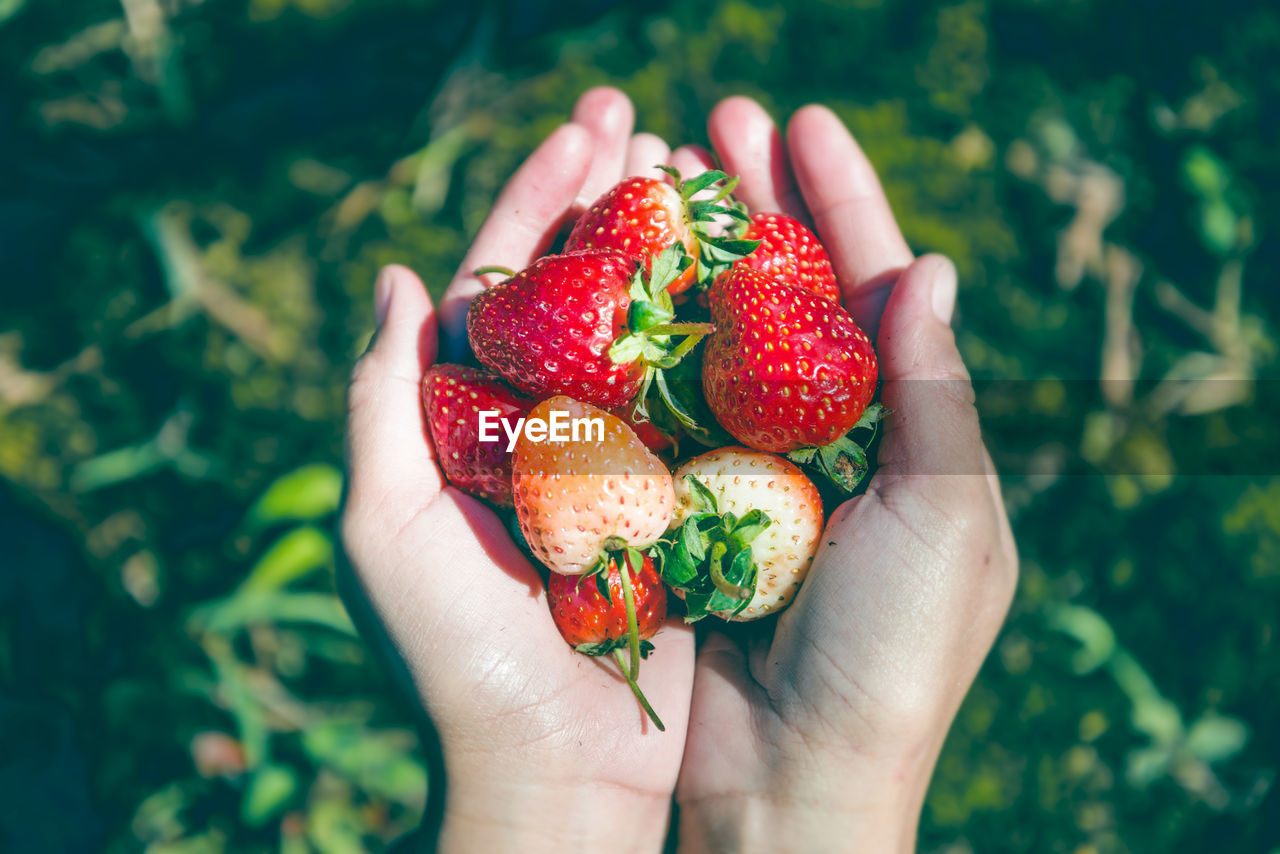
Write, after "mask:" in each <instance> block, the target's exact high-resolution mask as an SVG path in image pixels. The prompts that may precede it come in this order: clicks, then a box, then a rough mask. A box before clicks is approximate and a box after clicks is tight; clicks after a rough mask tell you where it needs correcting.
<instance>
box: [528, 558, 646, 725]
mask: <svg viewBox="0 0 1280 854" xmlns="http://www.w3.org/2000/svg"><path fill="white" fill-rule="evenodd" d="M636 554H637V553H636V552H629V553H628V554H627V557H625V558H619V559H615V560H610V561H609V564H608V573H607V577H606V573H605V572H603V571H602V572H600V573H597V574H596V576H595V578H594V580H592V579H586V578H583V577H582V576H580V575H578V576H572V575H559V574H557V573H552V574H551V578H550V580H548V582H547V605H548V607H550V609H551V619H552V620H553V621H554V622H555V624H556V628H557V629H559V630H560V636H561V637H563V638H564V639H565V642H566V643H568V644H569V645H570V646H572V647H573V648H574V649H575V650H577V651H578V652H581V653H583V654H584V655H612V656H613V657H614V660H615V661H617V662H618V666H619V667H620V668H622V675H623V676H624V677H625V678H626V679H627V684H628V685H630V686H631V690H632V692H633V693H634V694H635V695H636V699H637V700H639V701H640V705H641V706H642V707H644V710H645V711H646V712H647V713H648V714H649V717H650V718H651V719H652V720H653V723H654V725H655V726H657V728H658V729H659V730H665V729H666V727H664V726H663V725H662V721H661V720H660V719H659V718H658V715H657V713H656V712H654V710H653V707H652V706H650V705H649V701H648V700H647V699H645V696H644V693H643V692H641V690H640V686H639V685H637V684H636V682H635V677H634V675H633V673H634V668H632V667H630V666H629V665H627V664H626V663H624V661H623V658H622V648H623V647H624V646H628V645H629V644H631V643H632V640H633V639H634V640H635V642H636V645H635V646H634V647H632V652H631V655H632V661H638V660H639V658H647V657H648V656H649V653H650V652H652V651H653V644H651V643H649V640H648V639H649V638H651V637H653V636H654V635H655V634H657V632H658V629H660V628H661V627H662V623H663V621H664V620H666V618H667V588H666V587H663V586H662V579H661V578H659V577H658V572H657V570H656V569H654V566H653V559H652V558H650V557H649V556H648V555H645V556H643V559H642V560H636V559H635V558H634V555H636ZM636 567H639V569H638V570H637V569H636ZM624 571H625V572H626V575H625V576H624Z"/></svg>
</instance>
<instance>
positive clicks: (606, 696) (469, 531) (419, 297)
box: [341, 89, 694, 852]
mask: <svg viewBox="0 0 1280 854" xmlns="http://www.w3.org/2000/svg"><path fill="white" fill-rule="evenodd" d="M632 122H633V114H632V107H631V104H630V102H629V101H628V100H627V99H626V98H625V97H624V96H623V95H622V94H621V93H619V92H617V91H615V90H611V89H596V90H592V91H590V92H588V93H586V94H585V95H583V96H582V98H581V99H580V100H579V102H578V106H577V108H576V109H575V111H574V114H573V119H572V121H571V122H570V123H569V124H566V125H564V126H562V127H561V128H560V129H558V130H557V131H556V132H555V133H553V134H552V135H551V136H550V137H548V139H547V140H546V141H545V142H544V143H543V144H542V145H541V146H540V147H539V148H538V149H537V151H535V152H534V153H533V154H532V155H531V156H530V157H529V159H528V160H527V161H526V162H525V163H524V165H523V166H522V167H521V168H520V170H519V171H518V172H517V173H516V174H515V176H514V177H513V178H512V179H511V181H510V183H509V184H508V185H507V187H506V188H505V189H504V190H503V192H502V194H501V196H500V197H499V199H498V201H497V203H496V204H495V205H494V208H493V211H492V213H491V214H490V215H489V218H488V220H487V221H486V222H485V224H484V226H483V228H482V229H481V230H480V233H479V234H478V235H477V237H476V240H475V242H474V244H473V245H472V247H471V249H470V251H469V252H468V253H467V256H466V258H465V260H464V261H463V262H462V265H461V268H460V270H459V272H458V273H457V275H456V276H455V277H454V279H453V281H452V282H451V284H450V285H449V288H448V291H447V292H446V293H445V295H444V298H443V299H442V301H441V305H440V311H439V313H438V315H437V313H436V312H435V310H434V309H433V307H432V304H431V301H430V299H429V298H428V296H427V293H426V291H425V290H424V289H423V286H422V283H421V282H420V281H419V280H418V279H417V278H416V277H415V276H414V275H413V274H412V273H411V272H409V271H408V270H407V269H404V268H402V267H389V268H387V269H386V270H384V271H383V272H382V274H381V275H380V277H379V280H378V284H377V288H376V300H377V313H378V317H379V322H378V331H377V334H376V338H375V341H374V343H373V344H372V345H371V346H370V348H369V350H368V352H367V353H366V354H365V355H364V356H363V357H362V358H361V359H360V362H359V364H358V365H357V366H356V369H355V371H354V374H353V376H352V381H351V387H350V390H349V416H348V426H347V466H348V472H349V478H348V493H347V496H346V501H345V503H344V508H343V511H342V520H341V534H342V542H343V546H344V550H345V553H346V556H347V558H348V562H349V573H348V574H346V575H345V576H343V579H344V580H345V582H346V583H347V591H346V596H345V598H346V599H347V601H348V603H349V606H350V607H351V609H352V610H353V612H354V613H356V614H360V613H362V612H364V613H366V615H367V616H371V617H372V619H363V620H359V621H360V622H361V623H362V628H363V629H364V630H365V632H366V634H367V635H371V636H373V638H374V640H375V643H381V646H382V647H383V649H384V650H385V651H386V652H387V653H388V656H389V657H390V658H391V659H392V660H393V663H394V664H395V665H396V666H397V667H398V668H399V669H400V672H402V673H404V674H405V675H407V677H408V679H409V682H410V686H411V691H412V693H413V695H414V696H415V697H416V699H417V700H418V701H419V702H420V703H421V705H422V708H423V709H424V710H425V712H426V714H427V715H428V716H429V718H430V720H431V722H432V724H433V726H434V728H435V730H436V732H437V734H438V737H439V751H440V759H441V760H442V763H443V768H442V769H440V770H441V771H442V772H443V779H439V780H438V779H435V778H434V777H433V779H432V787H433V790H435V789H436V787H438V786H440V785H441V784H442V783H443V784H445V795H444V801H443V804H442V806H441V810H442V816H440V824H441V826H440V830H439V850H441V851H450V850H461V851H515V850H519V851H521V852H532V851H538V850H542V849H546V850H553V851H556V852H566V851H574V850H601V849H603V848H605V847H606V846H607V847H608V850H610V851H642V850H652V851H656V850H659V849H660V848H661V845H662V839H663V837H664V835H665V833H666V827H667V822H668V814H669V809H670V803H671V793H672V791H673V789H674V787H675V782H676V777H677V774H678V771H679V766H680V759H681V754H682V750H683V747H684V730H685V722H686V720H687V718H688V708H689V697H690V692H691V688H692V681H693V660H694V649H693V635H692V632H691V631H690V629H689V628H688V627H686V626H683V625H681V624H680V622H679V620H676V621H674V622H673V623H672V624H670V625H668V626H666V627H664V628H663V629H662V630H661V631H660V632H659V633H658V635H657V636H656V637H655V638H654V644H655V646H656V651H655V653H654V654H653V655H652V656H651V657H650V658H649V659H648V661H647V662H646V663H645V666H644V668H643V671H642V674H641V679H640V683H641V686H642V688H643V689H644V691H645V692H646V694H647V695H648V696H649V698H650V700H651V701H652V703H653V705H654V706H655V707H656V708H657V709H659V710H660V713H661V714H662V715H663V717H664V718H665V719H666V723H667V732H666V733H659V732H657V731H656V729H655V728H654V727H653V726H651V725H650V724H649V723H648V722H647V721H646V720H645V719H644V713H643V712H642V711H641V709H640V707H639V706H638V705H637V704H636V701H635V699H634V698H633V697H632V695H631V692H630V691H628V690H626V685H625V683H624V682H623V681H622V679H621V677H620V676H619V674H618V673H617V670H616V669H615V668H614V667H613V666H612V662H611V661H609V660H608V659H605V660H596V659H591V658H588V657H587V656H583V655H579V654H577V653H576V652H574V651H573V650H572V649H571V648H570V647H569V646H567V645H566V644H565V643H564V641H563V640H562V639H561V637H560V635H559V633H558V632H557V630H556V628H555V626H554V624H553V623H552V621H551V618H550V615H549V613H548V611H547V603H546V598H545V592H544V589H543V584H542V581H541V579H540V578H539V575H538V572H537V570H536V569H535V568H534V567H533V566H532V565H530V563H529V561H528V560H526V559H525V557H524V556H523V554H521V552H520V551H519V550H518V549H517V548H516V546H515V545H514V544H513V543H512V541H511V538H510V536H509V535H508V533H507V531H506V529H505V527H504V525H503V523H502V522H501V521H500V520H499V518H498V517H497V516H496V515H495V514H494V513H493V512H492V511H491V510H490V509H489V508H488V507H487V506H486V505H484V504H483V503H481V502H480V501H478V500H476V499H474V498H472V497H471V496H469V495H467V494H465V493H463V492H461V491H459V490H457V489H455V488H453V487H451V486H449V485H448V484H447V483H446V482H445V479H444V477H443V475H442V474H441V471H440V469H439V467H438V466H437V465H436V461H435V459H434V458H433V454H434V451H433V448H432V443H431V440H430V438H429V436H428V435H427V432H426V425H425V423H424V416H423V411H422V405H421V402H420V393H421V392H420V382H421V379H422V375H423V372H424V371H425V369H426V368H427V367H428V366H429V365H430V364H432V362H433V361H434V359H435V358H436V353H437V349H438V342H439V344H440V345H441V346H443V347H445V348H446V350H447V349H448V348H449V346H450V344H451V343H453V344H456V343H458V342H460V341H461V340H462V338H461V336H462V335H463V334H464V333H463V329H462V326H463V320H464V319H465V316H466V307H467V304H468V302H469V300H470V299H471V297H473V296H474V295H475V294H476V293H478V292H479V291H480V290H481V288H482V287H483V286H484V284H485V283H484V282H482V281H481V280H480V279H477V278H476V277H475V276H473V275H472V273H471V271H472V270H475V269H476V268H478V267H481V266H482V265H505V266H508V267H511V268H513V269H520V268H523V267H525V266H528V264H529V263H530V262H531V261H532V260H533V259H535V258H537V257H538V256H539V255H540V254H541V253H542V252H543V250H545V249H546V248H547V246H548V244H549V243H550V242H551V240H552V239H553V238H554V236H555V234H556V231H557V228H558V226H559V224H560V223H561V222H563V221H565V219H566V217H568V216H572V215H575V214H576V213H578V212H580V210H581V208H582V207H584V206H585V205H587V204H589V203H590V202H591V200H593V199H594V198H595V197H596V196H598V195H599V194H600V193H602V192H603V191H604V190H606V189H608V187H610V186H612V185H613V184H614V183H616V182H617V181H619V180H621V179H622V178H623V177H624V175H634V174H652V173H653V171H654V170H653V168H652V167H653V165H654V164H655V163H661V162H664V160H666V158H667V156H668V154H669V151H668V149H667V147H666V145H665V144H664V143H662V142H661V141H660V140H658V139H657V138H656V137H654V136H652V135H648V134H639V135H636V136H634V137H633V136H632V134H631V129H632ZM494 281H496V279H495V280H494ZM492 283H493V282H489V284H492ZM438 332H440V333H443V341H441V340H440V338H439V337H438ZM451 336H452V341H451V340H450V338H451ZM455 355H456V354H455Z"/></svg>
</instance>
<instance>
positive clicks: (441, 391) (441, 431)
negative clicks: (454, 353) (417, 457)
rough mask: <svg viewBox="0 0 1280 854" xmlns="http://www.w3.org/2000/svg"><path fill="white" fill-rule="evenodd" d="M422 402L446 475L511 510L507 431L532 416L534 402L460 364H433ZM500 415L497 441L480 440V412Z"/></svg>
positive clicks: (496, 420) (424, 382)
mask: <svg viewBox="0 0 1280 854" xmlns="http://www.w3.org/2000/svg"><path fill="white" fill-rule="evenodd" d="M422 404H423V407H424V409H425V410H426V414H427V424H428V425H429V427H430V430H431V439H432V441H433V442H434V443H435V446H436V460H437V461H438V462H439V464H440V468H442V469H443V470H444V474H445V477H447V478H448V479H449V482H450V483H452V484H453V485H454V486H456V487H458V488H459V489H462V490H465V491H466V492H469V493H471V494H472V495H475V496H477V497H479V498H484V499H487V500H489V501H492V502H493V503H494V504H499V505H503V506H507V507H510V506H511V455H510V454H509V453H508V452H507V437H506V435H505V434H504V429H503V428H502V427H501V426H499V422H501V423H505V424H506V425H507V429H512V428H514V427H515V424H516V421H517V419H519V418H522V417H524V416H526V415H528V414H529V410H530V409H531V408H532V407H533V401H532V400H529V399H528V398H526V397H523V396H522V395H520V394H517V393H516V392H514V391H512V390H511V389H509V388H507V387H506V386H505V385H503V383H502V381H501V380H500V379H499V378H498V377H496V376H494V375H493V374H491V373H489V372H488V371H480V370H476V369H475V368H468V367H464V366H462V365H444V364H441V365H433V366H432V367H431V368H429V369H428V370H427V373H426V375H425V376H424V377H423V378H422ZM481 412H496V413H497V415H496V416H495V417H494V427H493V428H492V430H493V431H494V435H496V436H497V439H498V440H497V441H493V442H489V441H481V440H480V417H481V416H480V413H481Z"/></svg>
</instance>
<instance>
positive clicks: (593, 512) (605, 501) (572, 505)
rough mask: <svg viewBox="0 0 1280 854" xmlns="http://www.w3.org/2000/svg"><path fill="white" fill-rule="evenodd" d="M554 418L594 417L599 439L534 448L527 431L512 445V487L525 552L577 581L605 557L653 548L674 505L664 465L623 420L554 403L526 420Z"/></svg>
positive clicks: (559, 400) (561, 400)
mask: <svg viewBox="0 0 1280 854" xmlns="http://www.w3.org/2000/svg"><path fill="white" fill-rule="evenodd" d="M553 413H562V415H560V416H558V417H561V418H563V419H564V420H566V421H568V422H570V423H572V422H573V420H574V419H590V421H596V420H597V419H598V421H599V424H600V426H601V427H602V428H603V439H601V438H600V436H599V434H595V435H592V436H590V437H588V436H587V433H588V432H590V431H589V430H587V429H584V430H582V431H581V432H580V434H579V435H577V436H573V435H572V433H570V435H569V436H568V441H563V442H560V441H545V442H535V441H533V439H531V438H530V436H529V433H528V431H527V430H526V431H524V432H523V433H522V434H521V436H520V437H519V439H518V440H517V441H516V448H515V458H514V460H513V463H512V480H511V487H512V492H513V494H514V498H515V506H516V517H517V519H518V521H519V524H520V531H521V533H523V534H524V538H525V541H526V542H527V543H528V544H529V550H530V551H531V552H533V554H534V555H535V556H536V557H537V558H538V559H539V560H541V561H542V562H543V563H544V564H546V565H547V567H548V568H549V569H551V570H552V571H553V572H558V573H563V574H565V575H581V574H583V573H586V572H591V571H593V570H594V571H598V570H599V569H600V568H601V567H602V566H603V565H604V563H605V562H606V559H607V557H608V555H609V554H610V553H611V552H616V551H618V550H621V549H626V548H631V549H641V548H644V547H645V546H648V545H650V544H652V543H653V542H655V541H656V540H657V539H658V538H659V537H661V536H662V534H663V532H664V531H665V530H666V529H667V523H668V522H669V521H670V520H671V511H672V506H673V504H674V503H675V497H674V494H673V492H672V485H671V474H670V472H668V471H667V468H666V466H664V465H663V464H662V461H661V460H659V459H658V458H657V457H655V456H654V455H653V454H652V453H651V452H650V451H649V449H648V448H646V447H645V446H644V443H643V442H641V441H640V439H639V438H638V437H637V436H636V434H635V433H634V432H633V431H632V430H631V428H630V427H628V426H627V425H626V424H625V423H624V422H623V421H622V419H620V418H618V417H617V416H615V415H611V414H610V413H608V412H605V411H604V410H602V409H597V408H596V407H594V406H591V405H590V404H586V403H579V402H578V401H576V400H573V399H571V398H568V397H563V396H558V397H553V398H551V399H550V400H544V401H543V402H542V403H539V404H538V405H537V406H535V407H534V408H533V410H532V411H531V412H530V413H529V420H530V422H532V421H534V420H535V419H541V420H543V421H545V422H548V423H551V419H552V417H553V415H552V414H553ZM549 438H550V437H549Z"/></svg>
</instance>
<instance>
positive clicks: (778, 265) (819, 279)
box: [734, 213, 840, 303]
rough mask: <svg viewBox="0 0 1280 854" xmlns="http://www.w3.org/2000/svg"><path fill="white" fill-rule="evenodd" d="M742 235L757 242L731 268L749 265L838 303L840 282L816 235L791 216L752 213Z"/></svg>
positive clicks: (779, 279) (781, 280)
mask: <svg viewBox="0 0 1280 854" xmlns="http://www.w3.org/2000/svg"><path fill="white" fill-rule="evenodd" d="M743 237H744V238H745V239H747V240H758V241H760V245H759V246H758V247H757V248H756V250H755V251H754V252H752V253H751V254H750V255H748V256H747V257H745V258H743V259H742V260H740V261H735V262H734V266H735V267H750V268H751V269H753V270H759V271H760V272H761V273H764V274H765V275H768V276H772V277H773V278H775V279H777V280H778V281H780V282H786V283H787V284H789V285H799V286H800V287H802V288H807V289H809V290H811V291H813V292H814V293H816V294H820V295H822V296H824V297H826V298H827V299H829V300H831V301H832V302H837V303H838V302H840V285H839V283H837V282H836V273H835V270H833V269H832V267H831V259H830V258H829V257H828V256H827V250H826V249H824V248H823V246H822V244H821V243H819V242H818V236H817V235H816V234H814V233H813V232H812V231H810V230H809V227H808V226H806V225H805V224H804V223H802V222H800V220H798V219H795V218H794V217H789V216H787V215H786V214H780V213H754V214H752V215H751V225H750V226H749V227H748V228H747V231H746V234H744V235H743Z"/></svg>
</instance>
